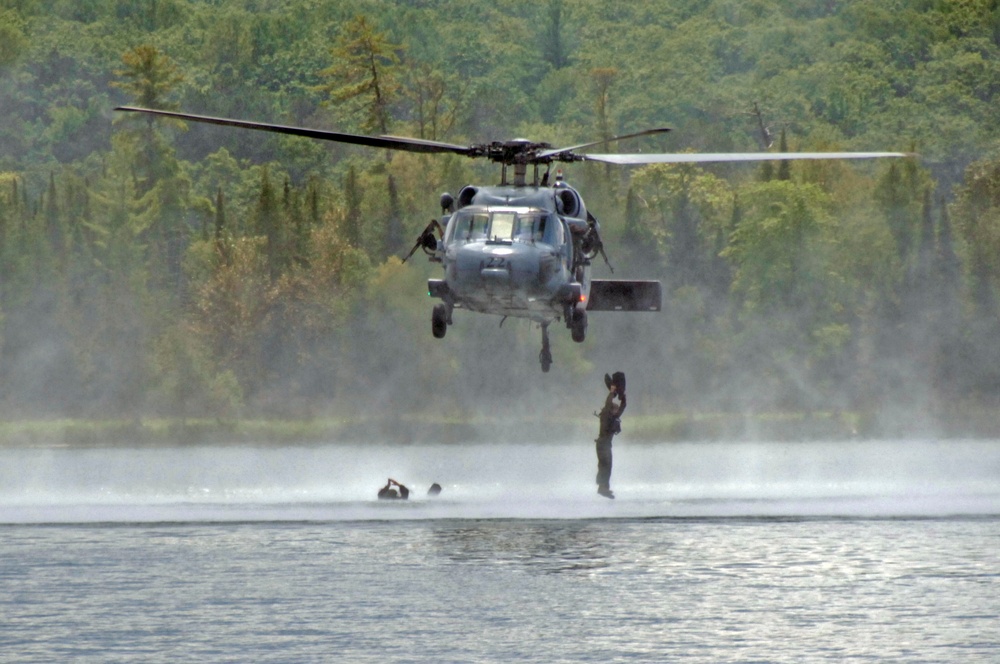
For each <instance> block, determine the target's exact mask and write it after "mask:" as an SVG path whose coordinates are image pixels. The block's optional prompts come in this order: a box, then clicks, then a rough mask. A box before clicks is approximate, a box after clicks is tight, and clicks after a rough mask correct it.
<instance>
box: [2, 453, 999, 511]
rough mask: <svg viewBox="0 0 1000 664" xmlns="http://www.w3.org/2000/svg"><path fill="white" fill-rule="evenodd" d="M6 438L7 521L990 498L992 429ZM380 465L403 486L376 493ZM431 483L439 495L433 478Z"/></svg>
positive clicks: (891, 507) (838, 506) (944, 506)
mask: <svg viewBox="0 0 1000 664" xmlns="http://www.w3.org/2000/svg"><path fill="white" fill-rule="evenodd" d="M595 466H596V461H595V458H594V450H593V444H592V443H589V441H586V442H580V443H572V444H570V443H565V444H554V443H544V444H543V443H529V442H524V443H520V444H508V443H504V444H482V443H477V444H474V445H473V444H470V445H440V444H428V445H416V444H415V445H407V446H386V445H380V444H375V443H373V444H370V445H340V444H331V445H309V446H291V447H270V446H266V445H260V446H242V447H233V446H215V445H207V444H206V445H201V446H185V447H171V448H135V449H126V448H84V449H71V448H5V449H2V450H0V522H2V523H94V522H106V523H149V522H230V521H345V520H359V521H370V520H406V519H502V518H539V519H591V518H654V517H656V518H726V517H779V518H780V517H788V518H813V517H871V518H881V517H944V516H962V515H998V514H1000V441H851V442H830V443H818V442H809V443H787V442H786V443H766V442H764V443H748V442H731V443H725V442H717V443H663V444H629V442H628V441H627V440H625V441H622V442H618V443H616V446H615V466H614V474H613V477H612V485H613V488H614V489H615V492H616V494H617V499H616V500H613V501H611V500H607V499H604V498H602V497H600V496H598V495H597V494H596V492H595V489H596V487H595V486H594V484H593V482H594V473H595V469H596V468H595ZM387 477H393V478H394V479H397V480H399V481H400V482H402V483H404V484H406V485H408V486H409V487H410V488H411V490H412V495H411V499H410V500H409V501H405V502H403V501H392V502H380V501H378V500H376V499H375V494H376V492H377V490H378V488H379V487H380V486H382V485H383V484H384V483H385V481H386V478H387ZM434 482H438V483H440V484H441V485H442V486H443V488H444V491H443V493H442V494H441V495H440V496H438V497H433V498H432V497H429V496H427V489H428V487H429V486H430V485H431V484H432V483H434Z"/></svg>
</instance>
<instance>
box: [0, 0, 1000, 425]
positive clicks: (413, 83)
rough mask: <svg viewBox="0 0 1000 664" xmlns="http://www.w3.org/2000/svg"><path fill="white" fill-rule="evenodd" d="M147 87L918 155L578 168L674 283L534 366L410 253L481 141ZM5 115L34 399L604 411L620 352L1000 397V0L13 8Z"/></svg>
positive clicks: (677, 381)
mask: <svg viewBox="0 0 1000 664" xmlns="http://www.w3.org/2000/svg"><path fill="white" fill-rule="evenodd" d="M120 104H134V105H138V106H146V107H155V108H163V109H179V110H184V111H187V112H191V113H200V114H206V115H215V116H224V117H235V118H243V119H250V120H258V121H265V122H279V123H282V124H291V125H301V126H309V127H316V128H327V129H336V130H340V131H348V132H355V133H370V134H395V135H405V136H414V137H420V138H427V139H436V140H444V141H448V142H450V143H459V144H466V143H475V142H482V141H489V140H503V139H509V138H513V137H515V136H526V137H530V138H532V139H534V140H541V141H547V142H549V143H552V144H553V145H576V144H580V143H584V142H589V141H595V140H600V139H604V138H609V137H611V136H614V135H619V134H624V133H629V132H635V131H639V130H642V129H647V128H651V127H658V126H664V125H667V126H670V127H672V128H673V131H672V132H671V133H670V134H669V135H668V137H666V138H664V137H656V138H646V139H641V140H637V141H633V142H630V143H629V144H627V145H625V144H622V145H621V146H619V148H618V149H621V150H623V151H629V152H634V151H639V150H644V151H656V152H664V151H684V150H693V151H713V152H721V151H732V150H738V151H756V150H761V151H766V150H772V151H778V150H779V149H781V148H787V149H789V150H902V151H912V152H914V153H917V154H918V155H919V156H918V157H915V158H908V159H900V160H880V161H871V162H852V163H846V162H834V161H820V162H808V163H807V162H761V163H759V164H756V165H748V164H742V165H711V166H702V167H698V166H691V165H653V166H644V167H627V168H621V167H609V166H605V165H594V164H573V165H568V166H565V167H564V170H565V174H566V178H567V179H568V180H569V181H570V182H572V183H573V184H574V185H575V186H576V187H577V188H578V189H579V190H580V191H581V193H582V194H583V196H584V197H585V198H586V200H587V206H588V208H589V209H590V210H591V211H593V212H594V214H595V215H596V216H597V217H598V218H599V219H600V221H601V224H602V229H603V230H604V235H605V243H606V245H607V248H608V250H609V254H610V259H611V262H612V264H613V265H614V270H615V272H614V274H615V276H616V277H622V278H644V279H660V280H662V281H663V284H664V288H665V290H664V310H663V311H662V312H660V313H655V314H654V313H648V314H628V315H625V314H594V315H593V316H592V317H591V320H590V329H589V333H588V338H587V340H586V341H585V342H584V343H582V344H574V343H572V342H571V341H570V340H569V335H568V333H565V332H566V331H565V330H560V332H564V333H562V334H560V333H556V328H555V327H554V328H553V329H554V334H553V354H554V355H555V364H554V366H553V370H552V371H551V372H550V373H548V374H542V373H541V372H540V371H539V368H538V361H537V356H538V348H539V331H538V328H537V326H535V325H532V324H529V323H528V322H526V321H507V322H506V323H505V324H504V326H503V327H502V328H499V327H498V323H499V322H500V321H499V319H498V318H495V317H490V316H481V315H473V314H468V313H466V314H464V315H461V313H456V321H455V323H456V324H455V326H454V330H453V332H452V334H449V335H448V338H447V339H444V340H440V341H439V340H435V339H433V338H432V337H431V332H430V309H431V305H432V304H433V301H432V300H430V299H428V298H427V296H426V293H425V285H426V279H427V278H428V277H430V276H438V274H437V272H436V271H435V270H438V269H439V268H436V266H434V265H431V264H428V263H426V261H423V260H411V261H408V262H406V263H405V264H404V263H402V262H401V257H402V256H403V255H405V253H406V251H407V250H408V249H409V247H410V245H412V242H413V239H414V238H415V237H416V236H417V234H418V233H419V231H420V229H422V228H423V227H424V226H425V225H426V224H427V222H428V220H429V219H431V218H434V217H436V216H438V215H440V208H439V206H438V200H439V195H440V194H441V193H442V192H444V191H450V192H453V193H454V192H456V191H457V190H458V189H459V188H461V186H463V185H464V184H467V183H470V182H488V183H489V182H494V181H496V180H497V179H498V173H497V172H496V170H495V168H494V167H492V166H491V165H490V164H480V163H478V162H472V161H469V160H462V159H461V158H458V157H451V156H425V155H414V154H404V153H388V154H387V153H384V152H379V151H375V150H370V149H365V148H359V147H348V146H344V145H337V144H325V143H318V142H314V141H310V140H307V139H302V138H296V137H289V136H279V135H271V134H261V133H258V132H248V131H243V130H239V129H233V128H223V127H215V126H206V125H197V126H196V125H194V124H190V123H187V124H186V123H182V122H178V121H169V120H165V119H153V118H151V117H135V116H133V115H132V114H122V113H115V112H113V110H112V109H113V108H114V107H115V106H117V105H120ZM0 109H2V118H3V122H2V123H0V416H3V417H5V418H8V419H9V418H13V417H37V418H61V417H71V418H124V419H130V418H131V419H141V418H144V417H153V416H165V417H174V418H205V417H208V418H219V419H221V420H226V419H236V418H246V417H278V418H288V417H294V418H302V417H310V416H317V415H321V414H329V413H340V414H349V413H358V412H362V413H368V414H372V413H437V416H438V417H445V418H457V419H461V418H466V417H473V416H482V415H483V414H492V415H498V416H503V415H506V414H510V413H519V414H522V415H524V416H529V415H544V414H546V413H553V412H557V413H558V412H562V413H565V414H568V415H569V416H574V417H579V416H580V415H581V414H582V415H584V416H586V415H589V413H590V410H589V409H590V408H592V407H596V406H597V405H598V404H599V401H600V399H601V398H602V390H603V387H602V384H601V380H600V376H602V375H603V373H604V372H606V371H613V370H615V369H622V370H624V371H626V373H627V374H628V376H629V383H630V385H631V386H632V387H631V388H630V393H631V394H632V396H633V398H632V399H631V400H630V402H631V403H632V404H634V405H633V406H632V408H631V409H630V410H631V411H632V412H633V413H635V414H641V413H659V412H683V413H706V412H721V413H738V414H753V413H780V412H796V413H841V412H850V413H855V414H857V415H858V418H859V419H858V420H857V421H861V422H864V423H865V426H866V427H867V428H868V429H869V430H871V431H881V432H886V431H894V430H900V429H898V427H900V426H905V427H910V428H913V427H921V428H923V427H938V429H935V430H945V429H947V430H951V431H956V430H958V431H960V430H961V426H962V425H963V424H964V423H967V422H969V421H970V418H972V417H973V414H978V415H982V414H983V413H990V412H991V410H992V409H993V408H994V407H996V406H998V405H1000V344H998V343H997V339H998V338H1000V309H998V302H997V295H998V292H997V289H998V288H1000V2H998V1H997V0H823V1H817V0H668V1H663V0H636V1H633V2H627V3H607V2H602V1H599V0H575V1H574V2H565V1H560V0H540V1H537V2H522V1H515V0H488V1H487V0H463V1H462V2H456V1H455V0H381V1H377V0H148V1H146V2H134V1H132V0H0ZM612 149H613V148H612ZM420 257H421V256H420V254H419V253H418V254H417V255H416V258H420ZM596 272H597V274H596V276H599V277H601V276H605V277H606V276H608V275H609V274H610V270H609V269H608V268H607V267H606V266H604V265H601V264H598V265H597V266H596ZM556 327H558V326H556ZM590 386H592V388H593V389H590ZM927 430H930V429H927Z"/></svg>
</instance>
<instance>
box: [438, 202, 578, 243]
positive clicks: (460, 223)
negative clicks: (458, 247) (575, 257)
mask: <svg viewBox="0 0 1000 664" xmlns="http://www.w3.org/2000/svg"><path fill="white" fill-rule="evenodd" d="M564 238H565V236H564V233H563V226H562V224H561V223H560V222H559V218H558V217H557V216H556V215H554V214H553V213H551V212H548V211H546V210H539V209H536V208H484V207H478V208H472V207H467V208H463V209H461V210H459V211H458V212H456V213H455V214H454V215H453V216H452V218H451V221H450V222H449V223H448V229H447V231H446V233H445V244H446V245H450V244H452V243H453V242H457V243H466V242H482V241H492V242H522V243H528V244H535V243H536V242H543V243H545V244H551V245H553V246H559V245H561V244H562V243H563V242H564Z"/></svg>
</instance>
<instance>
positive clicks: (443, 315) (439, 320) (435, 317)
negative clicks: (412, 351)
mask: <svg viewBox="0 0 1000 664" xmlns="http://www.w3.org/2000/svg"><path fill="white" fill-rule="evenodd" d="M447 331H448V307H447V306H445V305H444V304H435V305H434V309H432V310H431V332H432V333H433V334H434V338H435V339H444V335H445V333H446V332H447Z"/></svg>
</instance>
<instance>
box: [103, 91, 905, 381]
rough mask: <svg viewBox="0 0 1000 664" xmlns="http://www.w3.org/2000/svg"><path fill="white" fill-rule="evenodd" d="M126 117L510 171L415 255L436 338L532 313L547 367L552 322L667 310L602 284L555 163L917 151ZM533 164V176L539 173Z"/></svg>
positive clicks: (445, 215) (444, 198) (650, 292)
mask: <svg viewBox="0 0 1000 664" xmlns="http://www.w3.org/2000/svg"><path fill="white" fill-rule="evenodd" d="M115 110H116V111H122V112H133V113H147V114H152V115H160V116H166V117H171V118H176V119H180V120H188V121H191V122H201V123H207V124H216V125H224V126H231V127H239V128H243V129H251V130H257V131H268V132H275V133H280V134H288V135H292V136H302V137H306V138H312V139H318V140H324V141H334V142H339V143H347V144H353V145H362V146H367V147H372V148H379V149H384V150H401V151H406V152H417V153H424V154H457V155H462V156H465V157H470V158H484V159H488V160H490V161H492V162H495V163H498V164H500V167H501V171H500V183H499V185H473V184H470V185H466V186H464V187H463V188H462V189H461V190H459V192H458V195H457V197H456V196H452V195H451V194H450V193H444V194H442V195H441V198H440V206H441V217H440V218H439V219H432V220H431V222H430V223H429V224H427V226H426V227H425V228H424V229H423V231H421V233H420V234H419V235H418V236H417V238H416V241H415V242H414V245H413V248H412V249H411V250H410V252H409V253H408V254H407V256H406V257H405V258H404V259H403V262H406V261H407V260H409V258H410V257H411V256H413V254H414V253H415V252H416V250H417V249H422V250H423V252H424V253H425V254H426V255H427V256H428V259H429V260H430V261H431V262H434V263H439V264H440V265H441V266H442V267H443V269H444V277H443V278H434V279H429V280H428V283H427V291H428V294H429V295H430V296H431V297H434V298H437V299H439V300H440V302H439V303H437V304H435V305H434V306H433V308H432V310H431V333H432V334H433V336H434V337H435V338H437V339H441V338H443V337H444V336H445V334H446V333H447V331H448V326H450V325H451V324H452V321H453V313H454V310H455V309H461V310H468V311H472V312H478V313H486V314H495V315H500V316H502V317H503V318H502V319H501V321H500V324H501V325H502V324H503V322H504V320H506V319H507V318H508V317H516V318H527V319H529V320H531V321H533V322H535V323H537V324H539V326H540V327H541V331H542V349H541V351H540V353H539V363H540V364H541V368H542V371H543V372H548V371H549V369H550V367H551V366H552V351H551V347H550V342H549V332H548V328H549V325H550V324H552V323H554V322H557V321H563V322H564V323H565V325H566V327H567V328H568V329H569V330H570V335H571V337H572V339H573V341H575V342H577V343H581V342H583V341H584V340H585V339H586V334H587V324H588V313H589V312H592V311H612V312H641V311H647V312H655V311H660V309H661V285H660V282H659V281H656V280H625V279H592V278H591V276H590V272H591V265H592V263H593V261H594V260H595V259H596V258H597V256H598V255H600V256H601V257H602V258H603V260H604V262H605V263H606V264H607V265H608V267H609V269H611V271H612V272H614V269H613V268H612V267H611V263H610V261H609V260H608V256H607V253H606V252H605V250H604V242H603V240H602V239H601V231H600V223H599V222H598V220H597V218H596V217H594V215H593V214H591V212H590V211H589V210H587V208H586V205H585V204H584V201H583V198H582V197H581V196H580V193H579V192H578V191H577V190H576V189H574V188H573V187H572V186H570V185H569V184H568V183H567V182H566V180H565V179H564V177H563V175H562V171H561V170H557V171H556V173H555V174H554V175H553V174H552V164H553V163H554V162H565V163H572V162H583V161H594V162H603V163H606V164H614V165H620V166H627V165H639V164H658V163H709V162H740V161H771V160H785V159H797V160H801V159H874V158H883V157H908V156H913V155H911V154H909V153H904V152H757V153H650V154H645V153H633V154H626V153H589V152H588V153H581V152H579V151H580V150H585V149H588V148H594V147H597V146H601V145H605V144H607V143H612V142H618V141H625V140H628V139H636V138H640V137H646V136H654V135H658V134H664V133H666V132H668V131H670V128H669V127H659V128H654V129H647V130H644V131H639V132H636V133H631V134H625V135H622V136H615V137H612V138H608V139H604V140H600V141H593V142H589V143H582V144H579V145H574V146H570V147H553V146H552V145H551V144H549V143H544V142H534V141H531V140H528V139H523V138H518V139H513V140H508V141H494V142H490V143H480V144H474V145H458V144H452V143H444V142H440V141H434V140H426V139H419V138H408V137H402V136H387V135H383V136H368V135H363V134H350V133H344V132H337V131H329V130H322V129H310V128H305V127H293V126H286V125H278V124H271V123H264V122H253V121H247V120H236V119H230V118H217V117H210V116H205V115H194V114H190V113H181V112H177V111H165V110H158V109H150V108H140V107H135V106H119V107H117V108H115ZM529 168H530V171H531V174H530V177H529Z"/></svg>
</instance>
